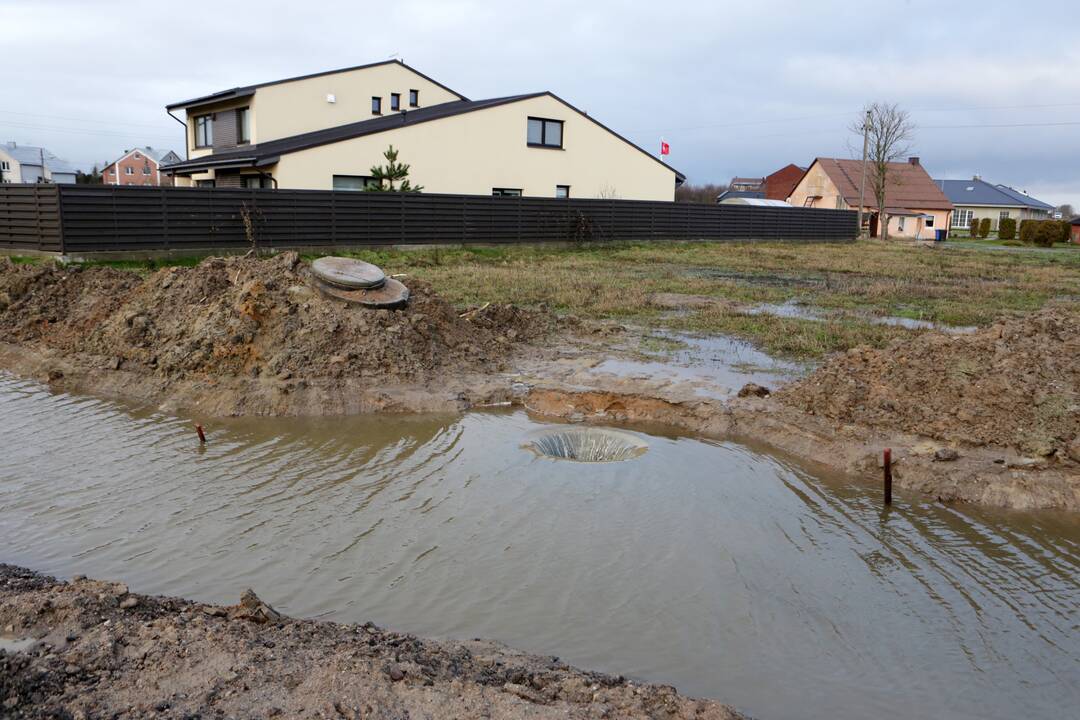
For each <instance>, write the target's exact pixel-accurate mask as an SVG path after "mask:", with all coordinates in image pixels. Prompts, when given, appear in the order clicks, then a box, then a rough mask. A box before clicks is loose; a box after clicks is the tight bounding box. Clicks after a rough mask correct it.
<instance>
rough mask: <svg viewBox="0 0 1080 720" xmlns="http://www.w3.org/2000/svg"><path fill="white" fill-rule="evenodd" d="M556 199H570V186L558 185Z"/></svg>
mask: <svg viewBox="0 0 1080 720" xmlns="http://www.w3.org/2000/svg"><path fill="white" fill-rule="evenodd" d="M555 197H557V198H568V197H570V186H569V185H556V186H555Z"/></svg>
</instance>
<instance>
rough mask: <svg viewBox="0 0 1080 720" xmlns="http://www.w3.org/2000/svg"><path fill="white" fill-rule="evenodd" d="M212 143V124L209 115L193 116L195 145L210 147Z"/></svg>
mask: <svg viewBox="0 0 1080 720" xmlns="http://www.w3.org/2000/svg"><path fill="white" fill-rule="evenodd" d="M213 144H214V124H213V119H212V118H211V116H210V115H200V116H199V117H197V118H195V147H197V148H203V147H210V146H211V145H213Z"/></svg>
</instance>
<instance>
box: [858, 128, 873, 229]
mask: <svg viewBox="0 0 1080 720" xmlns="http://www.w3.org/2000/svg"><path fill="white" fill-rule="evenodd" d="M869 140H870V111H869V110H867V111H866V119H865V120H863V126H862V181H861V182H860V183H859V237H862V216H863V198H864V197H865V195H866V150H867V143H868V142H869Z"/></svg>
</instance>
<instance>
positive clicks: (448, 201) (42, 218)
mask: <svg viewBox="0 0 1080 720" xmlns="http://www.w3.org/2000/svg"><path fill="white" fill-rule="evenodd" d="M855 223H856V218H855V213H854V212H851V211H848V210H816V209H807V208H770V207H753V206H745V205H701V204H691V203H673V202H650V201H639V200H578V199H568V200H562V199H554V198H529V197H523V198H506V197H486V196H481V195H439V194H433V193H419V194H415V193H362V192H361V193H357V192H335V191H331V190H245V189H227V188H156V187H145V188H140V187H117V186H109V185H0V247H2V248H6V249H14V250H39V251H46V252H59V253H66V254H79V253H94V252H117V251H120V252H122V251H129V250H130V251H148V250H171V251H181V252H182V251H183V250H185V249H189V250H192V251H195V250H206V249H213V248H240V247H246V246H248V245H250V244H251V242H250V239H251V237H254V238H255V241H256V243H257V244H258V245H259V246H260V247H268V248H304V247H335V246H339V247H348V246H362V245H408V244H433V243H448V244H457V243H537V242H553V241H560V242H566V241H605V240H782V241H843V240H851V239H853V238H854V237H855Z"/></svg>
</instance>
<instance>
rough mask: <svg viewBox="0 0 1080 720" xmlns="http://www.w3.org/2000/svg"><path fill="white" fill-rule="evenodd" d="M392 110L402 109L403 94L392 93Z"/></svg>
mask: <svg viewBox="0 0 1080 720" xmlns="http://www.w3.org/2000/svg"><path fill="white" fill-rule="evenodd" d="M390 109H391V110H400V109H401V93H390Z"/></svg>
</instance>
